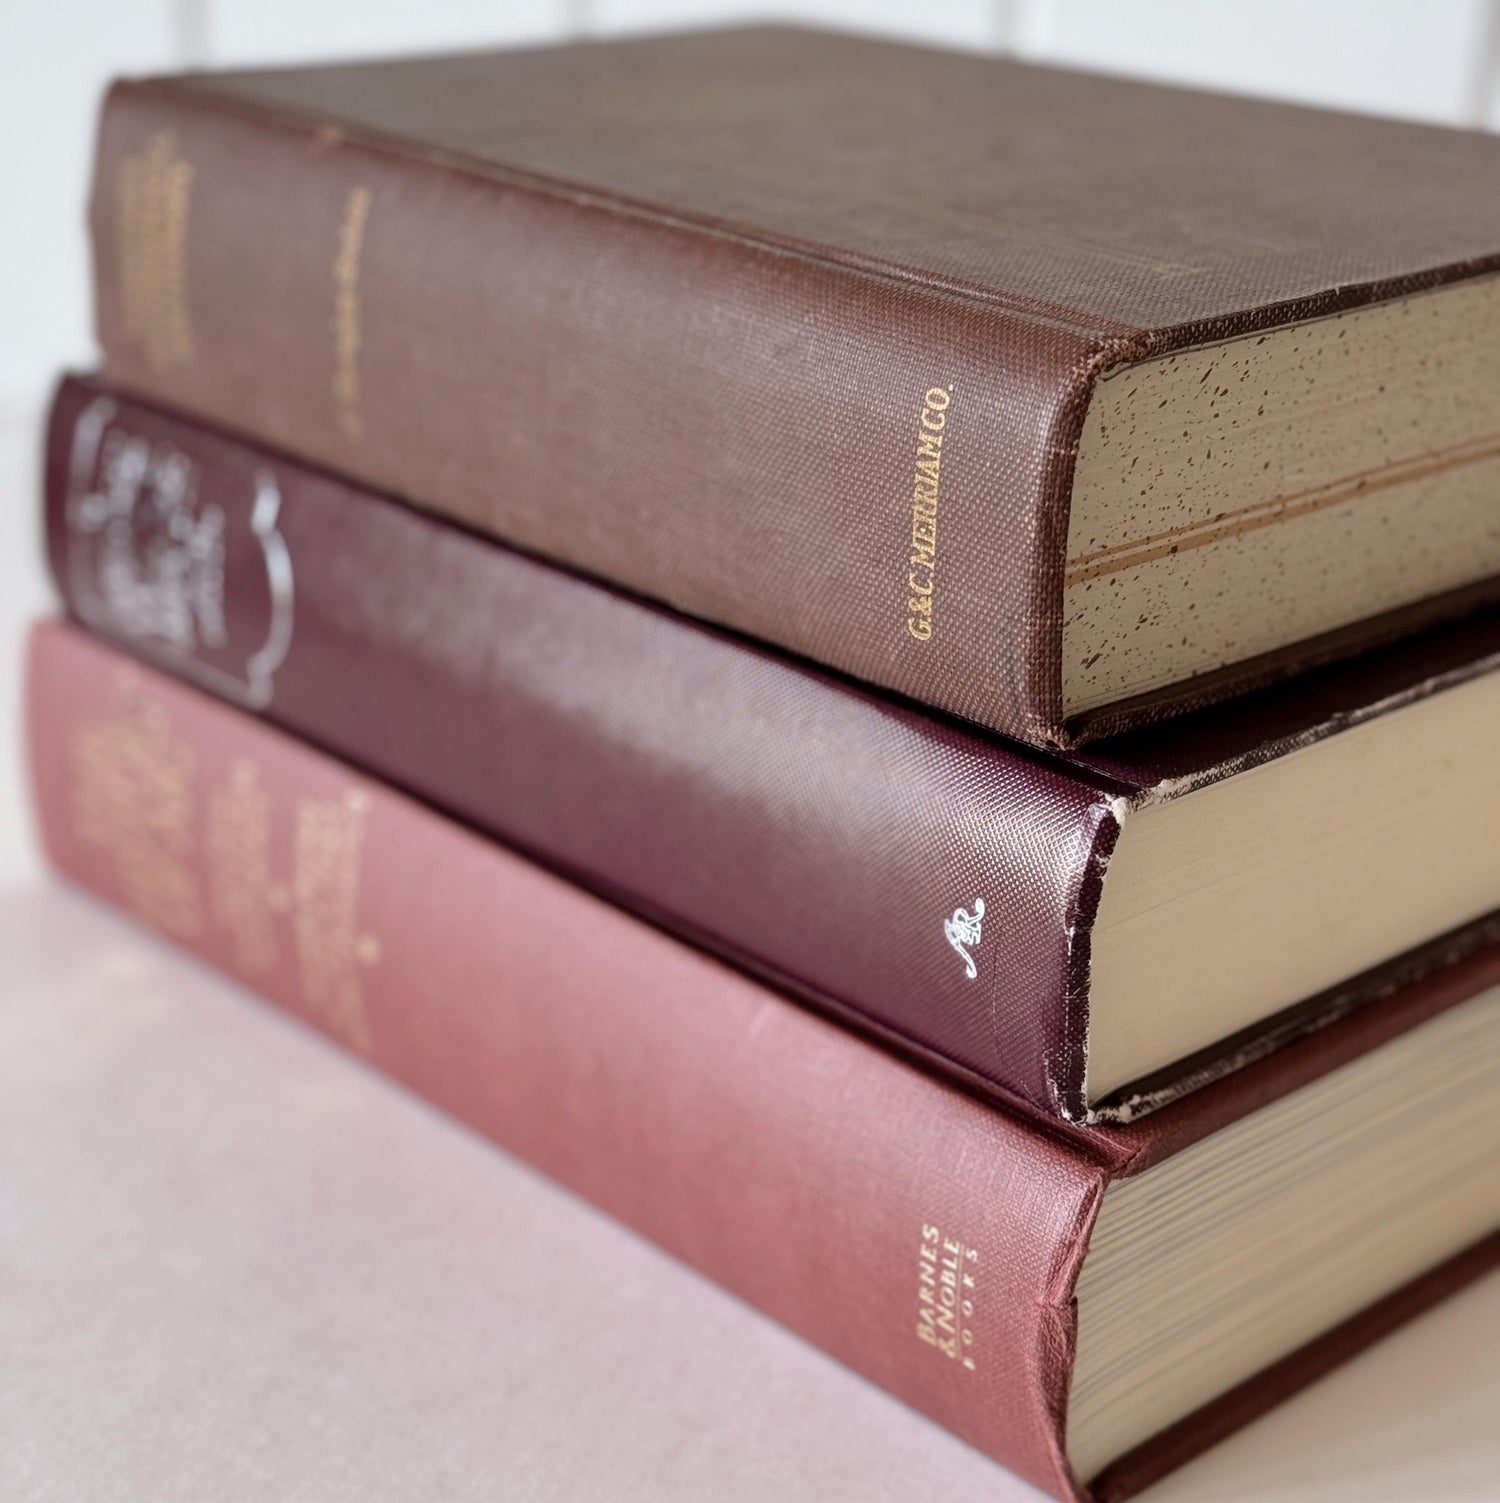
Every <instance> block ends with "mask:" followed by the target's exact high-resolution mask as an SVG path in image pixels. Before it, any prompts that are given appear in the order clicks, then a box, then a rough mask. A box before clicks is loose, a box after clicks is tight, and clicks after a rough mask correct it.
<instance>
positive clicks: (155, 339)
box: [115, 131, 194, 371]
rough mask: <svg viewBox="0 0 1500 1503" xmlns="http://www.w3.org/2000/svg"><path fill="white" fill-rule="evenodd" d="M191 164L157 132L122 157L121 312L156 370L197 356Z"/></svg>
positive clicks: (118, 187) (118, 223) (118, 210)
mask: <svg viewBox="0 0 1500 1503" xmlns="http://www.w3.org/2000/svg"><path fill="white" fill-rule="evenodd" d="M192 205H193V168H192V166H191V165H190V164H189V163H188V162H186V161H184V160H183V159H182V158H181V157H179V156H178V155H177V137H176V136H175V135H174V134H173V132H171V131H159V132H158V133H157V134H156V135H154V136H152V137H151V138H150V140H149V141H147V143H146V145H145V148H144V149H143V150H141V151H138V152H134V153H132V154H131V155H129V156H126V157H125V158H123V159H122V160H121V162H120V165H119V167H118V169H117V170H116V173H115V227H116V240H117V245H118V252H119V259H118V261H117V263H116V268H115V274H116V277H117V286H118V288H119V298H120V318H121V322H122V324H123V325H124V332H125V335H126V337H127V338H129V339H133V340H136V341H137V342H138V343H139V344H140V346H141V352H142V354H143V355H144V357H145V360H146V364H147V365H148V366H150V367H151V369H152V370H158V371H159V370H168V369H170V368H171V367H173V366H177V365H186V364H188V363H190V362H191V361H192V358H193V352H194V347H193V321H192V317H191V315H190V312H189V308H188V222H189V218H190V215H191V212H192Z"/></svg>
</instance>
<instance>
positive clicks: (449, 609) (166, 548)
mask: <svg viewBox="0 0 1500 1503" xmlns="http://www.w3.org/2000/svg"><path fill="white" fill-rule="evenodd" d="M47 511H48V521H47V533H48V542H49V553H50V557H51V562H52V568H53V572H54V575H55V576H56V579H57V582H58V585H59V588H60V590H61V592H62V595H63V598H64V599H65V601H66V602H67V604H68V606H69V608H70V610H72V611H73V613H74V614H75V615H77V616H78V617H80V618H81V619H83V620H84V621H85V622H87V623H88V624H89V625H90V626H91V627H93V628H94V629H95V630H97V631H99V632H101V633H103V634H106V635H109V636H111V637H112V638H114V639H115V640H117V641H120V642H122V643H124V644H125V645H128V646H130V647H131V648H132V650H134V651H136V652H138V653H141V654H142V655H145V656H147V657H149V658H151V659H152V660H153V661H155V662H157V663H158V664H160V665H162V666H164V667H167V668H169V669H171V670H172V671H174V672H177V673H179V674H182V675H184V676H187V677H189V678H192V679H193V680H194V681H196V682H198V683H199V684H201V685H202V686H203V687H206V688H209V689H211V690H213V691H214V692H216V693H218V694H220V695H221V696H224V697H227V698H230V699H232V700H234V701H236V702H238V703H241V704H246V705H249V706H250V707H251V708H255V709H258V710H262V711H264V712H265V713H266V714H267V715H268V716H270V717H271V718H272V719H273V720H275V721H277V722H278V723H280V724H281V725H283V726H285V727H286V728H288V729H290V730H292V731H294V732H296V733H297V734H299V735H302V736H305V737H306V738H308V739H309V740H312V741H314V742H315V743H317V744H319V745H321V746H323V747H325V748H326V749H328V750H330V751H332V752H334V753H335V754H337V755H340V756H343V757H346V758H348V759H349V760H351V761H354V762H356V763H358V764H360V765H363V766H365V767H367V768H369V769H370V770H371V771H373V772H375V773H376V774H377V775H378V776H380V777H382V778H385V779H388V780H390V781H391V782H394V783H395V784H397V785H398V786H401V787H403V788H405V789H407V790H409V791H411V792H414V793H416V794H418V795H420V796H421V797H422V798H424V799H425V800H427V801H428V802H430V803H432V804H435V805H436V806H438V807H440V808H442V809H444V810H446V811H447V812H449V813H451V814H454V815H456V816H458V817H460V818H462V819H464V820H465V821H467V822H469V823H471V824H473V825H476V826H478V827H479V828H481V829H483V830H485V831H487V832H489V833H491V834H494V835H498V836H499V837H500V838H502V839H504V840H506V841H508V842H510V843H511V844H514V845H517V846H519V847H520V848H522V849H524V850H526V851H527V852H529V853H531V854H533V855H535V856H537V857H539V858H540V859H543V860H545V861H546V862H547V863H548V864H550V865H552V866H555V867H558V868H561V869H563V870H564V871H566V872H567V873H568V874H569V875H570V876H573V877H575V878H576V879H578V880H581V881H583V882H584V883H585V885H589V886H592V887H594V888H595V889H597V890H600V891H603V892H604V893H605V894H606V895H608V896H610V897H611V898H613V899H614V900H616V901H620V902H623V903H624V904H626V905H627V906H630V907H633V908H635V909H636V910H637V911H640V912H644V913H645V914H647V915H648V916H650V917H651V918H653V919H655V920H656V921H658V922H661V923H663V924H665V925H667V926H668V927H671V928H673V929H675V930H676V931H678V932H679V933H683V934H686V935H688V936H689V937H691V938H693V939H694V940H695V941H697V942H698V943H701V944H703V945H705V946H707V947H709V948H711V949H714V950H715V951H717V952H718V953H720V954H722V955H724V956H726V957H728V958H730V959H732V960H734V961H735V962H737V963H739V964H742V965H744V966H746V967H748V968H750V969H753V970H756V971H758V972H760V973H762V974H764V975H766V976H768V977H770V978H772V979H774V980H775V981H777V982H778V984H781V985H783V986H785V987H787V988H789V989H792V990H795V991H797V992H798V993H799V994H801V995H802V996H804V997H807V998H809V999H812V1000H814V1001H815V1002H817V1003H819V1004H820V1005H823V1006H824V1007H826V1008H828V1009H832V1010H837V1011H839V1012H840V1013H841V1014H843V1015H846V1016H849V1017H854V1018H859V1019H862V1020H864V1021H865V1023H866V1024H868V1025H870V1026H872V1027H874V1028H876V1029H878V1030H883V1031H885V1032H887V1033H889V1034H890V1035H892V1036H894V1037H899V1038H900V1039H901V1040H903V1041H905V1043H906V1045H907V1047H908V1048H912V1049H915V1050H918V1051H920V1052H922V1053H923V1054H924V1055H926V1056H929V1057H930V1058H932V1059H933V1060H936V1061H941V1062H942V1063H943V1064H944V1065H945V1066H946V1067H947V1068H948V1069H950V1070H952V1071H957V1072H959V1073H961V1074H963V1075H964V1076H965V1077H966V1078H969V1079H971V1080H972V1081H975V1082H978V1083H981V1084H983V1085H984V1086H985V1087H986V1088H988V1089H990V1090H991V1091H998V1092H1001V1093H1003V1094H1006V1095H1008V1096H1011V1097H1014V1098H1019V1099H1021V1100H1023V1101H1025V1102H1026V1103H1028V1104H1029V1105H1031V1106H1033V1107H1036V1108H1038V1109H1040V1110H1042V1111H1044V1112H1046V1113H1048V1114H1052V1115H1057V1114H1061V1115H1064V1116H1072V1117H1075V1118H1080V1117H1081V1116H1082V1115H1083V1112H1084V1102H1083V1088H1084V1063H1085V1059H1084V1048H1083V1039H1084V1032H1085V1027H1084V1008H1085V1005H1086V1004H1085V996H1084V983H1083V980H1082V979H1081V978H1082V977H1083V975H1084V973H1085V971H1086V962H1087V946H1088V936H1089V931H1090V925H1091V921H1092V915H1093V907H1094V904H1095V902H1096V900H1097V892H1098V886H1099V874H1100V870H1101V866H1102V863H1103V861H1104V860H1105V859H1106V857H1107V854H1108V851H1109V848H1110V845H1111V843H1112V840H1113V836H1114V835H1115V833H1116V832H1117V830H1118V824H1117V821H1116V818H1115V816H1114V814H1113V813H1112V812H1111V808H1110V803H1109V799H1108V798H1107V796H1106V794H1105V793H1104V792H1103V791H1101V788H1100V787H1099V786H1095V785H1091V784H1087V783H1084V782H1082V781H1080V780H1078V779H1076V778H1074V777H1073V776H1071V775H1070V774H1069V773H1067V772H1066V771H1065V770H1064V769H1062V768H1061V767H1060V766H1059V765H1057V764H1053V763H1049V762H1048V761H1047V760H1046V759H1044V758H1042V757H1040V756H1036V755H1032V754H1030V753H1028V752H1026V751H1024V750H1022V749H1019V748H1015V747H1012V746H1010V745H1007V744H1004V743H1001V742H999V741H998V740H996V739H994V738H991V737H988V736H985V735H982V734H980V733H976V732H971V731H969V730H966V729H964V728H963V727H961V726H958V725H955V724H951V723H947V722H938V721H935V720H934V719H932V718H931V717H928V716H925V715H922V714H920V713H919V712H916V711H914V710H911V709H908V708H906V707H904V706H901V705H898V704H895V703H893V702H891V701H887V700H884V699H881V698H879V697H877V696H875V695H872V694H868V693H865V692H863V691H861V690H859V689H857V688H855V687H853V686H851V685H849V684H847V683H845V682H843V681H840V680H836V679H833V678H831V677H829V676H826V675H823V674H820V673H818V672H817V671H815V670H813V669H811V668H807V667H803V666H801V665H798V664H794V663H791V662H788V661H786V660H785V659H782V658H780V657H778V656H777V655H775V654H773V653H770V652H766V651H762V650H760V649H757V648H755V647H753V646H750V645H748V644H745V643H742V642H739V641H736V640H733V639H731V638H729V637H726V636H724V635H721V634H720V633H718V632H715V631H713V630H711V629H709V628H706V627H703V626H701V625H699V624H697V623H695V622H692V621H689V620H686V619H684V618H682V617H680V616H677V615H675V614H674V613H672V612H670V611H667V610H664V609H662V608H660V607H657V606H652V605H648V604H645V603H643V602H641V601H638V600H635V599H632V598H630V597H627V596H625V595H622V594H620V593H619V592H617V591H613V590H609V589H606V588H604V587H602V586H598V585H595V584H593V583H590V582H588V581H586V580H583V579H580V578H578V577H576V576H574V575H570V574H568V573H566V572H564V571H562V570H560V569H557V568H555V567H552V566H550V565H547V564H543V563H540V562H537V561H535V560H533V559H530V558H527V557H525V556H523V555H520V554H517V553H514V552H511V551H510V550H508V549H505V548H501V547H498V546H496V545H495V544H494V543H492V542H490V541H488V540H486V539H484V538H481V537H477V536H475V535H474V534H472V533H469V532H466V531H463V530H461V529H459V528H456V527H453V526H449V525H446V524H444V523H442V522H441V521H438V520H437V519H434V518H431V517H428V516H425V515H423V514H422V513H420V512H417V511H415V510H413V509H411V508H409V507H406V506H402V505H400V504H398V503H396V502H393V501H390V500H388V499H385V498H383V497H380V496H378V495H375V494H373V493H371V492H369V491H368V490H364V489H361V488H357V487H355V486H352V485H350V484H347V483H345V482H343V481H340V480H337V479H335V478H334V477H332V476H330V475H327V474H323V473H320V472H317V471H314V470H311V469H309V468H308V467H306V466H304V465H300V464H297V463H293V462H291V461H288V460H286V459H284V458H282V457H280V456H273V455H271V454H270V453H268V452H267V451H264V450H261V449H257V448H255V447H253V446H251V445H249V444H247V443H244V442H241V441H239V440H236V439H232V438H229V437H227V436H224V435H222V434H219V433H215V432H213V431H211V430H209V429H207V428H205V427H203V426H202V425H200V424H197V423H194V422H190V421H182V420H178V419H176V418H173V417H172V416H170V415H169V414H166V413H164V412H161V411H158V410H156V409H153V408H151V407H150V406H148V405H145V404H143V403H140V402H137V401H134V400H132V399H129V398H127V397H124V396H122V395H120V394H118V393H117V392H114V391H112V390H111V389H109V388H107V387H104V386H102V385H100V384H98V383H93V382H82V381H76V380H73V381H69V382H67V383H65V385H64V386H63V388H62V389H61V391H60V392H59V395H58V398H57V402H56V405H55V408H54V413H53V421H52V427H51V434H50V440H49V450H48V464H47Z"/></svg>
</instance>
